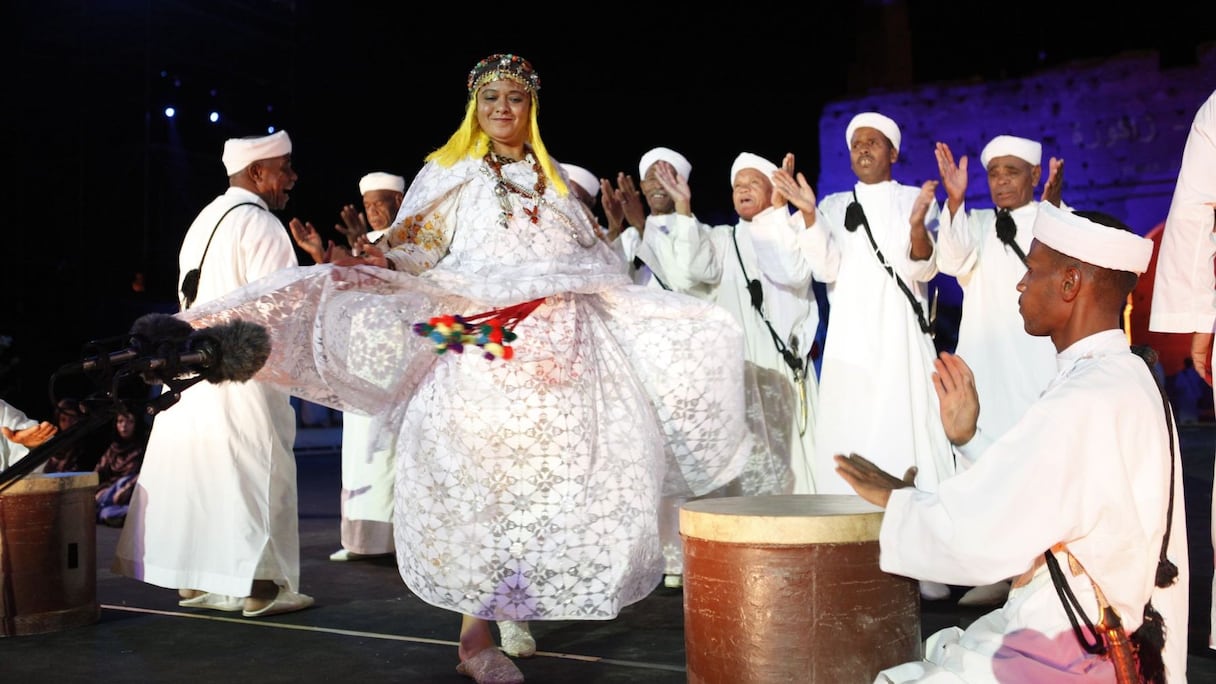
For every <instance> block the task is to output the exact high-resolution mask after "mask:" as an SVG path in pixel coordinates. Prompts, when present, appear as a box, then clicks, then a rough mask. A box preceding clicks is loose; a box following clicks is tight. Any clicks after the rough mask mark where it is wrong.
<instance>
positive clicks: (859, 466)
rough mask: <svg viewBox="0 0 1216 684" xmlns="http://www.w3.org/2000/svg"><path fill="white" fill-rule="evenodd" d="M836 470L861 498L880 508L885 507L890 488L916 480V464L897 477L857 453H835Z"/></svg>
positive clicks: (901, 487) (906, 484)
mask: <svg viewBox="0 0 1216 684" xmlns="http://www.w3.org/2000/svg"><path fill="white" fill-rule="evenodd" d="M833 458H834V459H835V460H836V472H837V473H838V474H839V475H840V477H842V478H844V481H845V482H848V483H849V486H851V487H852V488H853V490H854V491H856V492H857V495H858V496H860V497H861V498H863V499H865V500H866V501H869V502H870V503H872V504H874V505H875V506H878V507H880V508H886V507H887V501H888V500H890V498H891V490H893V489H903V488H904V487H911V486H912V483H913V482H914V481H915V480H916V466H912V467H911V468H908V471H907V472H906V473H904V479H902V480H901V479H899V478H898V477H895V476H894V475H892V474H890V473H888V472H886V471H885V470H883V469H882V468H879V467H878V466H876V465H874V464H873V463H871V462H869V461H868V460H866V459H865V458H863V457H861V456H858V455H857V454H849V455H848V456H844V455H842V454H836V456H834V457H833Z"/></svg>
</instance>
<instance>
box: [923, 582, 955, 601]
mask: <svg viewBox="0 0 1216 684" xmlns="http://www.w3.org/2000/svg"><path fill="white" fill-rule="evenodd" d="M920 597H921V598H923V599H925V600H926V601H944V600H946V599H948V598H950V587H948V586H946V585H944V584H942V583H941V582H930V581H929V580H921V581H920Z"/></svg>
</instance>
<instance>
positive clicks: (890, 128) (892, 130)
mask: <svg viewBox="0 0 1216 684" xmlns="http://www.w3.org/2000/svg"><path fill="white" fill-rule="evenodd" d="M858 128H874V129H877V130H878V131H879V132H880V133H882V134H883V135H885V136H887V140H890V141H891V146H892V147H894V148H895V151H896V152H898V151H899V142H900V140H901V139H902V138H901V136H900V134H899V126H898V125H897V124H896V123H895V122H894V121H893V120H892V119H891V118H890V117H887V116H883V115H882V114H879V113H878V112H862V113H861V114H858V115H857V116H855V117H853V120H852V121H850V122H849V127H848V128H846V129H845V130H844V146H845V147H846V148H848V149H852V148H853V133H854V132H855V131H856V130H857V129H858Z"/></svg>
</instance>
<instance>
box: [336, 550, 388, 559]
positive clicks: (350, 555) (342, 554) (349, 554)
mask: <svg viewBox="0 0 1216 684" xmlns="http://www.w3.org/2000/svg"><path fill="white" fill-rule="evenodd" d="M389 555H392V554H389V553H355V552H354V551H347V550H346V549H338V550H337V551H334V552H333V553H331V554H329V559H330V560H331V561H359V560H367V559H368V558H384V557H385V556H389Z"/></svg>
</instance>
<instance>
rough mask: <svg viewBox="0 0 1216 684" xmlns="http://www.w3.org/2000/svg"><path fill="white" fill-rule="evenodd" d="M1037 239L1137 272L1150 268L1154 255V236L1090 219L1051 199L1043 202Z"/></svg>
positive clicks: (1088, 259) (1066, 251)
mask: <svg viewBox="0 0 1216 684" xmlns="http://www.w3.org/2000/svg"><path fill="white" fill-rule="evenodd" d="M1034 239H1036V240H1038V241H1039V242H1042V243H1043V244H1045V245H1047V246H1048V247H1050V248H1052V249H1054V250H1056V251H1057V252H1059V253H1061V254H1067V255H1068V256H1070V257H1072V258H1074V259H1080V260H1081V261H1084V262H1085V263H1087V264H1093V265H1094V266H1101V267H1102V268H1109V269H1111V270H1114V271H1131V272H1132V273H1135V274H1137V275H1140V274H1142V273H1144V272H1145V271H1146V270H1147V269H1148V262H1149V260H1150V259H1152V258H1153V241H1152V240H1150V239H1148V238H1143V237H1140V236H1139V235H1136V234H1135V233H1132V232H1129V231H1126V230H1120V229H1118V228H1112V227H1110V226H1105V225H1102V224H1101V223H1096V222H1094V221H1090V220H1089V219H1087V218H1085V217H1084V216H1078V215H1076V214H1074V213H1072V212H1071V211H1065V210H1063V209H1060V208H1059V207H1057V206H1055V205H1054V204H1052V203H1050V202H1042V203H1040V204H1039V215H1038V216H1037V217H1036V218H1035V220H1034Z"/></svg>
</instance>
